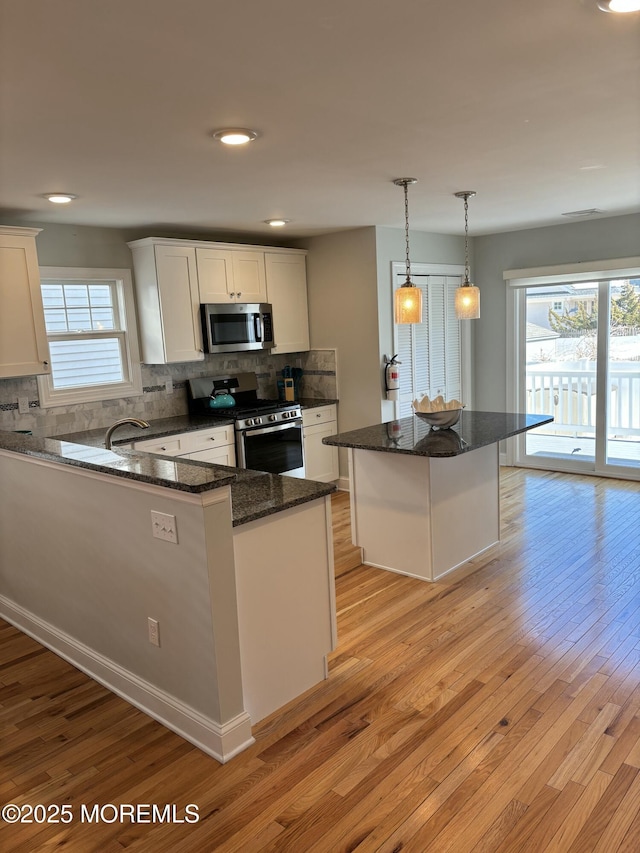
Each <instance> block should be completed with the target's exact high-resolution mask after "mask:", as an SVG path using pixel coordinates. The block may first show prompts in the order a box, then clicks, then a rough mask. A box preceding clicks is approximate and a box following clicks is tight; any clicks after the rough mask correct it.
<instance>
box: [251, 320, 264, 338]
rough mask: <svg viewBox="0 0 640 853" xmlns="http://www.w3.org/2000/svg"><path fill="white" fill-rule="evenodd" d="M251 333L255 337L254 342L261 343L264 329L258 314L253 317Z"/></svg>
mask: <svg viewBox="0 0 640 853" xmlns="http://www.w3.org/2000/svg"><path fill="white" fill-rule="evenodd" d="M253 333H254V334H255V336H256V341H258V342H259V343H262V339H263V337H264V328H263V325H262V317H261V315H260V314H254V315H253Z"/></svg>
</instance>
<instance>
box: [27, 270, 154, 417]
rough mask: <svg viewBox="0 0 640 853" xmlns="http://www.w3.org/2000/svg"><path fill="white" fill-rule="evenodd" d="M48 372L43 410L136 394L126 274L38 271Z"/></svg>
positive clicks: (42, 387) (42, 385)
mask: <svg viewBox="0 0 640 853" xmlns="http://www.w3.org/2000/svg"><path fill="white" fill-rule="evenodd" d="M40 282H41V285H40V286H41V290H42V300H43V304H44V316H45V327H46V331H47V340H48V343H49V354H50V360H51V374H50V375H48V376H40V377H38V386H39V393H40V405H41V406H43V407H50V406H60V405H68V404H73V403H82V402H95V401H99V400H109V399H114V398H120V397H132V396H137V395H139V394H142V376H141V370H140V356H139V349H138V339H137V334H136V323H135V310H134V300H133V288H132V282H131V272H130V271H129V270H117V269H79V268H58V267H42V268H41V269H40Z"/></svg>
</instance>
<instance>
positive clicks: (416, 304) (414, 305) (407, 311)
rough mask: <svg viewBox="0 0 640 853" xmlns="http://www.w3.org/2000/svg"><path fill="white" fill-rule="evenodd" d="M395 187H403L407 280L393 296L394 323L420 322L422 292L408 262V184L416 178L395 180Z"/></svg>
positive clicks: (414, 181)
mask: <svg viewBox="0 0 640 853" xmlns="http://www.w3.org/2000/svg"><path fill="white" fill-rule="evenodd" d="M393 183H394V184H395V185H396V186H397V187H404V223H405V224H404V231H405V239H406V244H407V252H406V267H407V280H406V281H405V283H404V284H403V285H401V286H400V287H399V288H398V289H397V290H396V292H395V295H394V315H395V321H396V323H421V322H422V291H421V290H420V288H419V287H416V286H415V285H414V284H413V282H412V281H411V262H410V260H409V194H408V192H407V187H408V186H409V184H417V183H418V180H417V178H396V179H395V180H394V182H393Z"/></svg>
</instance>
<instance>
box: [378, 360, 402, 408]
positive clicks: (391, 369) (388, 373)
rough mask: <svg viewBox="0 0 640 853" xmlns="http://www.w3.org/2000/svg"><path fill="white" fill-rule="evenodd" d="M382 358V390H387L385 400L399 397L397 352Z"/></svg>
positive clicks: (399, 362)
mask: <svg viewBox="0 0 640 853" xmlns="http://www.w3.org/2000/svg"><path fill="white" fill-rule="evenodd" d="M383 358H384V390H385V391H386V392H387V400H398V399H400V370H399V368H398V365H399V364H402V362H401V361H398V360H397V359H398V354H397V353H396V354H395V355H392V356H391V358H388V357H387V356H386V355H385V356H383Z"/></svg>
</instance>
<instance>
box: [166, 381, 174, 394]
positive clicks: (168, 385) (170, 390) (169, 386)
mask: <svg viewBox="0 0 640 853" xmlns="http://www.w3.org/2000/svg"><path fill="white" fill-rule="evenodd" d="M164 390H165V391H166V393H167V394H173V379H171V378H169V379H167V380H166V381H165V383H164Z"/></svg>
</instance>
